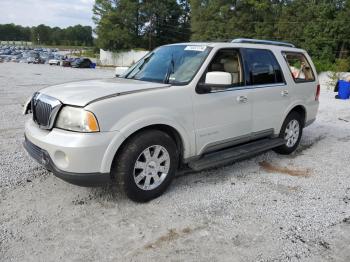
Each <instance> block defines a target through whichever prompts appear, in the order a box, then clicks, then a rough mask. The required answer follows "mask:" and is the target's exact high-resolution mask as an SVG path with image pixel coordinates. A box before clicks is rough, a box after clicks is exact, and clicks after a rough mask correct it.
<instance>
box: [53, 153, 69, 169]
mask: <svg viewBox="0 0 350 262" xmlns="http://www.w3.org/2000/svg"><path fill="white" fill-rule="evenodd" d="M54 160H55V161H54V162H55V164H56V165H57V166H58V167H59V168H66V167H68V164H69V160H68V156H67V155H66V154H65V153H64V152H62V151H56V152H55V154H54Z"/></svg>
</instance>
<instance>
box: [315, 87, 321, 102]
mask: <svg viewBox="0 0 350 262" xmlns="http://www.w3.org/2000/svg"><path fill="white" fill-rule="evenodd" d="M320 92H321V86H320V84H318V85H317V89H316V96H315V100H316V101H318V99H319V98H320Z"/></svg>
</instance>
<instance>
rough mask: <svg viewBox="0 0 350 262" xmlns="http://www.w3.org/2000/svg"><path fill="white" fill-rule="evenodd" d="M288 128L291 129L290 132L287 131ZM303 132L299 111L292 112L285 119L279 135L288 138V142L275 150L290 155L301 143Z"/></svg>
mask: <svg viewBox="0 0 350 262" xmlns="http://www.w3.org/2000/svg"><path fill="white" fill-rule="evenodd" d="M288 130H290V133H289V134H288V133H287V132H288ZM302 134H303V121H302V117H301V116H300V114H298V113H297V112H291V113H290V114H289V115H288V116H287V117H286V119H285V120H284V122H283V125H282V128H281V132H280V135H279V137H281V138H284V139H285V140H286V144H284V145H282V146H279V147H276V148H275V149H274V151H275V152H277V153H279V154H282V155H289V154H291V153H293V152H294V151H295V150H296V149H297V147H298V145H299V143H300V139H301V136H302Z"/></svg>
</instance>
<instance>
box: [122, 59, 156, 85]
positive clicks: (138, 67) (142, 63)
mask: <svg viewBox="0 0 350 262" xmlns="http://www.w3.org/2000/svg"><path fill="white" fill-rule="evenodd" d="M153 54H154V53H152V54H151V55H149V56H148V57H146V58H145V59H143V61H142V62H141V63H140V65H139V66H137V67H135V68H134V69H133V70H132V71H130V72H129V73H128V74H127V75H126V76H125V78H128V79H134V78H135V76H136V75H137V74H138V73H139V72H140V71H141V69H142V68H143V67H144V66H145V65H146V63H147V62H148V61H149V59H150V58H151V57H152V56H153ZM135 70H137V71H136V72H135V73H134V75H133V76H132V77H129V76H130V75H131V74H132V73H133V72H134V71H135Z"/></svg>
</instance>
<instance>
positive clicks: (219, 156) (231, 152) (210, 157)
mask: <svg viewBox="0 0 350 262" xmlns="http://www.w3.org/2000/svg"><path fill="white" fill-rule="evenodd" d="M284 144H285V141H284V139H282V138H272V139H271V138H269V139H261V140H257V141H253V142H250V143H247V144H244V145H240V146H235V147H232V148H228V149H224V150H220V151H216V152H214V153H209V154H206V155H204V156H203V157H201V158H200V159H198V160H195V161H193V162H190V163H188V166H189V167H190V168H192V169H193V170H195V171H200V170H203V169H206V168H209V167H216V166H221V165H225V164H230V163H232V162H235V161H238V160H242V159H245V158H249V157H251V156H255V155H257V154H259V153H262V152H265V151H268V150H270V149H272V148H275V147H278V146H281V145H284Z"/></svg>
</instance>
